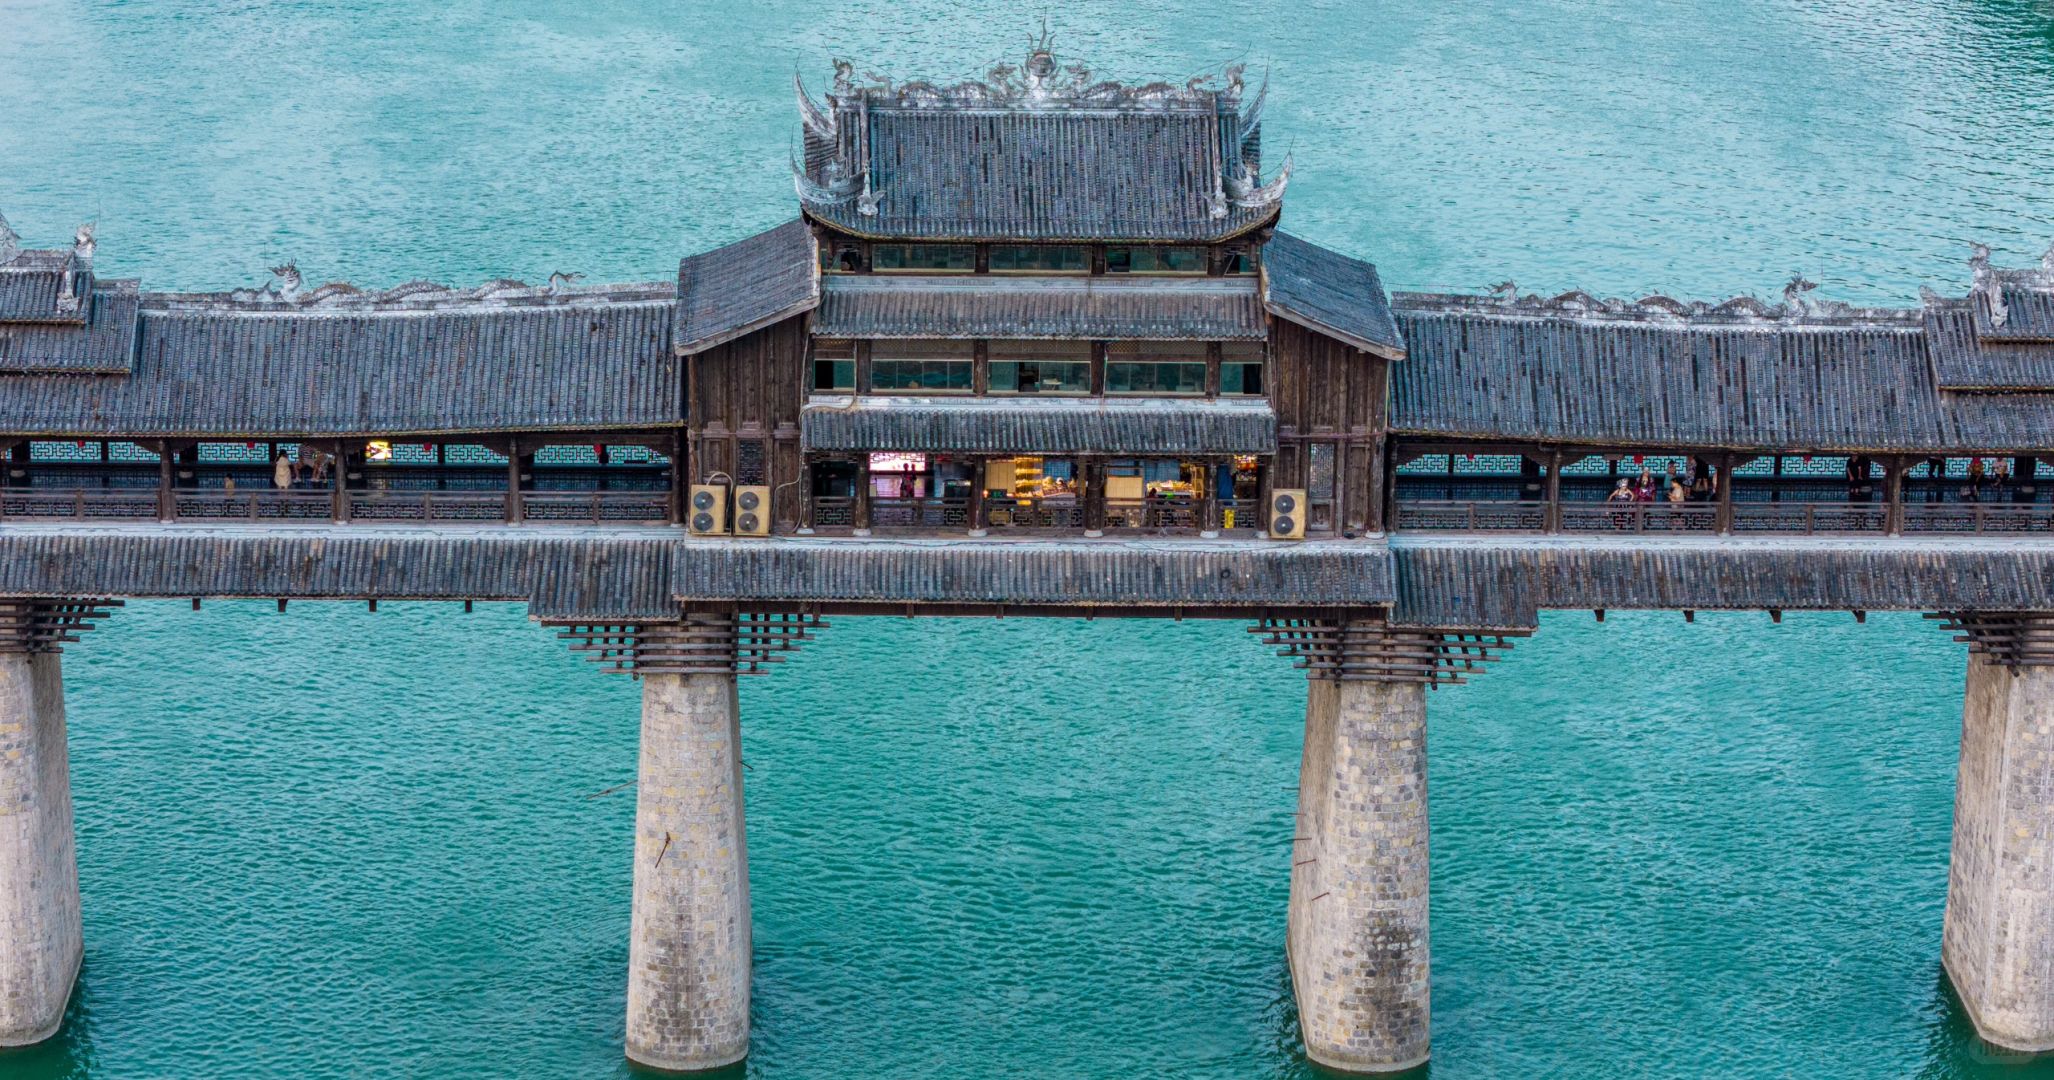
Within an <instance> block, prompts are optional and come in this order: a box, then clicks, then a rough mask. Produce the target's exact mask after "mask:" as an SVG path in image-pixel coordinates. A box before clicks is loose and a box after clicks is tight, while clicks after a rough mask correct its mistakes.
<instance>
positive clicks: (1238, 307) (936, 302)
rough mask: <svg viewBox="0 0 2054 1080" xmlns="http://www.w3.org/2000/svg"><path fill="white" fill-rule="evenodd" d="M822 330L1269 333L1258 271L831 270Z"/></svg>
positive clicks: (1114, 336)
mask: <svg viewBox="0 0 2054 1080" xmlns="http://www.w3.org/2000/svg"><path fill="white" fill-rule="evenodd" d="M813 332H814V333H815V334H817V335H820V336H822V337H859V338H1073V339H1074V338H1084V339H1096V340H1111V341H1171V340H1197V341H1220V340H1228V339H1248V340H1261V339H1262V338H1263V337H1264V336H1265V334H1266V333H1267V331H1266V328H1265V327H1264V325H1263V316H1262V306H1261V302H1260V300H1259V298H1258V296H1257V294H1256V282H1255V279H1254V278H1252V277H1222V278H1206V277H1195V278H1150V277H1124V276H1106V277H1084V276H1076V277H1014V276H1010V275H998V274H976V275H969V274H965V275H958V276H953V277H940V276H923V277H913V276H898V275H886V274H830V275H828V276H827V277H826V279H825V280H824V282H823V287H822V290H821V302H820V311H819V313H818V314H817V315H815V316H814V320H813Z"/></svg>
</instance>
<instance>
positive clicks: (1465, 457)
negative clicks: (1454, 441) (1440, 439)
mask: <svg viewBox="0 0 2054 1080" xmlns="http://www.w3.org/2000/svg"><path fill="white" fill-rule="evenodd" d="M1462 460H1464V461H1475V460H1476V455H1475V454H1464V455H1462Z"/></svg>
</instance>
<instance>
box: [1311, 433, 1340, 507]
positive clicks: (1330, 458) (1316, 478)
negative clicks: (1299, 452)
mask: <svg viewBox="0 0 2054 1080" xmlns="http://www.w3.org/2000/svg"><path fill="white" fill-rule="evenodd" d="M1334 458H1335V454H1334V444H1333V443H1313V444H1311V445H1310V446H1307V447H1306V448H1305V497H1306V498H1308V499H1311V500H1313V501H1315V502H1327V501H1330V500H1332V499H1333V497H1334Z"/></svg>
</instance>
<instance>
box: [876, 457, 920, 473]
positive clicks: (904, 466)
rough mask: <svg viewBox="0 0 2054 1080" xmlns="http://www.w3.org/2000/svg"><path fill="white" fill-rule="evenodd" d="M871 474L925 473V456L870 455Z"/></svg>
mask: <svg viewBox="0 0 2054 1080" xmlns="http://www.w3.org/2000/svg"><path fill="white" fill-rule="evenodd" d="M870 471H871V472H874V473H876V472H926V471H927V455H926V454H872V455H870Z"/></svg>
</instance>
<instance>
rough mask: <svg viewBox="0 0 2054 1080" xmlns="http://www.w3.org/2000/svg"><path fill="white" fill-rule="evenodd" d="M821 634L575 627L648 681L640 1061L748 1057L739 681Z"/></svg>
mask: <svg viewBox="0 0 2054 1080" xmlns="http://www.w3.org/2000/svg"><path fill="white" fill-rule="evenodd" d="M821 625H822V624H821V623H819V622H818V621H817V620H813V619H810V618H806V617H802V616H785V615H756V614H749V613H743V614H734V613H715V614H698V613H694V614H689V615H686V616H684V617H683V618H681V619H680V620H678V621H676V622H669V623H643V624H638V625H634V626H593V625H572V626H570V627H569V628H568V629H567V630H566V631H565V632H564V634H563V636H564V637H566V638H569V639H572V640H573V641H575V642H577V644H574V645H573V646H572V648H574V649H576V650H579V651H582V652H586V653H588V654H590V655H591V656H592V657H593V658H594V659H597V660H599V661H600V662H602V663H603V664H605V665H607V668H608V670H611V671H616V672H623V673H632V674H633V675H635V676H636V677H637V678H639V679H641V681H642V739H641V754H640V764H639V766H638V768H637V773H636V775H637V785H636V797H635V848H634V858H635V887H634V888H635V892H634V905H633V914H632V916H631V918H630V928H629V938H628V1015H627V1056H628V1058H629V1060H631V1061H633V1062H635V1063H636V1064H639V1065H644V1066H648V1067H651V1068H656V1069H663V1070H668V1071H672V1072H701V1071H705V1070H710V1069H719V1068H723V1067H726V1066H729V1065H733V1064H735V1063H736V1062H739V1061H741V1060H742V1059H743V1058H745V1057H747V1056H748V1053H749V982H750V965H751V955H752V954H751V947H750V923H749V918H750V916H749V854H748V840H747V835H746V834H747V830H746V827H745V824H744V814H743V802H742V759H741V750H742V736H741V709H740V706H739V703H738V702H739V699H738V697H737V694H736V686H735V678H736V675H737V674H758V673H761V672H762V671H763V670H764V665H766V664H769V663H773V662H775V661H777V660H781V659H783V656H782V655H780V654H782V653H784V652H787V651H789V650H791V649H793V648H795V647H796V646H797V645H798V643H799V642H800V641H803V640H805V639H806V638H807V637H808V636H809V634H810V632H811V631H812V630H814V629H817V628H818V627H820V626H821Z"/></svg>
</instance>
